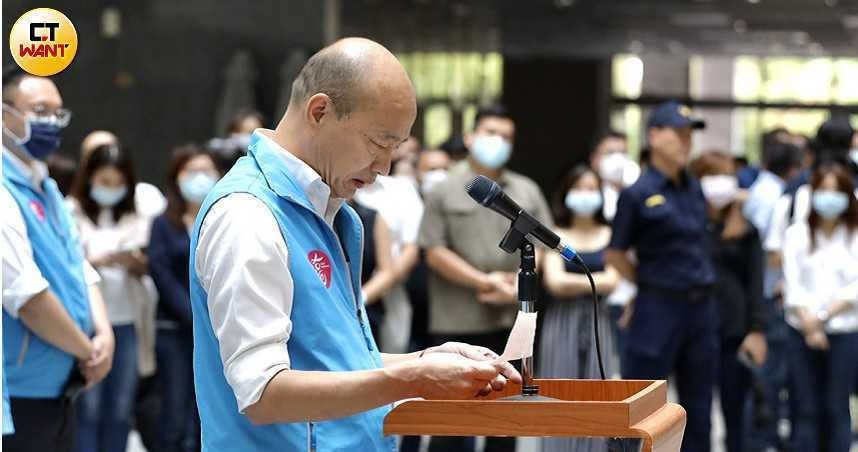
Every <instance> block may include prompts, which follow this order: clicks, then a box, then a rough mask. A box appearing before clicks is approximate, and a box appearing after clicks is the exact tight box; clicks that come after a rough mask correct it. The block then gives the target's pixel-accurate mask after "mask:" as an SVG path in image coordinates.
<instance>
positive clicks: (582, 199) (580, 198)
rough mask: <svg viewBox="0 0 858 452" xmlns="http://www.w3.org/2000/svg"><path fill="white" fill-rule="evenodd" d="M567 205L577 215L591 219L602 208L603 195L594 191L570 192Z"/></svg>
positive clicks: (566, 200) (566, 201)
mask: <svg viewBox="0 0 858 452" xmlns="http://www.w3.org/2000/svg"><path fill="white" fill-rule="evenodd" d="M565 204H566V207H568V208H569V210H571V211H572V212H574V213H575V215H580V216H582V217H591V216H593V215H594V214H595V213H596V212H597V211H598V210H599V208H601V207H602V194H601V193H599V192H597V191H592V190H569V193H566V199H565Z"/></svg>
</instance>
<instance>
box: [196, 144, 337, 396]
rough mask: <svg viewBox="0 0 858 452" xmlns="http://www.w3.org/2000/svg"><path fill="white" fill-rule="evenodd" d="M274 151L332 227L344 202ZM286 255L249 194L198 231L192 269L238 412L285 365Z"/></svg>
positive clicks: (212, 214)
mask: <svg viewBox="0 0 858 452" xmlns="http://www.w3.org/2000/svg"><path fill="white" fill-rule="evenodd" d="M263 133H264V132H263ZM264 139H269V138H267V137H266V138H264ZM270 146H277V147H278V148H280V147H279V146H278V145H276V144H275V143H273V142H272V143H271V144H270ZM280 149H281V151H282V152H281V155H282V157H283V165H284V166H285V168H286V171H287V172H288V173H289V174H290V175H291V176H292V177H293V178H294V179H295V181H296V183H297V184H298V186H299V187H300V188H301V189H303V190H304V192H305V193H307V196H308V197H309V199H310V202H311V204H312V205H313V208H314V209H315V211H316V213H317V214H318V215H319V216H320V217H322V218H323V219H324V220H325V223H327V224H328V226H329V227H333V221H334V217H335V216H336V214H337V212H338V211H339V208H340V206H341V205H342V200H341V199H336V198H334V199H332V198H331V197H330V196H331V189H330V187H328V185H327V184H325V183H324V182H323V181H322V178H321V177H320V176H319V174H318V173H316V172H315V171H314V170H313V169H312V168H310V166H309V165H307V164H306V163H304V162H303V161H301V160H299V159H298V158H297V157H295V156H294V155H292V154H290V153H289V152H288V151H286V150H285V149H282V148H280ZM335 235H336V234H335ZM288 256H289V250H288V247H287V244H286V241H285V239H284V237H283V234H281V232H280V228H279V226H278V225H277V220H276V219H275V218H274V215H273V214H272V213H271V210H270V209H269V208H268V206H266V205H265V203H263V202H262V201H260V200H259V199H257V198H255V197H254V196H252V195H250V194H247V193H235V194H231V195H228V196H226V197H224V198H223V199H221V200H219V201H217V202H216V203H215V204H214V205H213V206H212V207H211V209H210V210H209V212H208V214H206V217H205V220H203V224H202V226H201V227H200V236H199V240H198V241H197V249H196V266H195V271H196V273H197V276H198V277H199V280H200V283H201V285H202V287H203V289H204V290H205V291H206V293H207V294H208V311H209V317H210V319H211V323H212V329H213V330H214V333H215V336H217V339H218V344H219V346H220V355H221V361H222V362H223V368H224V373H225V375H226V379H227V382H228V383H229V385H230V387H232V390H233V392H234V393H235V397H236V400H237V401H238V408H239V410H240V411H244V410H245V409H246V408H247V407H249V406H251V405H253V404H254V403H256V402H257V401H259V398H260V397H261V396H262V392H263V390H264V389H265V386H266V385H267V384H268V382H269V380H271V378H273V377H274V375H276V374H277V372H280V371H281V370H283V369H288V368H289V365H290V361H289V352H288V350H287V341H288V340H289V336H290V334H291V332H292V321H291V319H290V316H291V313H292V302H293V295H294V292H293V287H294V286H293V281H292V275H291V272H290V271H289V264H288V263H289V260H288Z"/></svg>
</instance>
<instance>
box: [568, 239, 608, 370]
mask: <svg viewBox="0 0 858 452" xmlns="http://www.w3.org/2000/svg"><path fill="white" fill-rule="evenodd" d="M572 262H575V263H576V264H578V266H580V267H581V268H582V269H583V270H584V273H585V274H586V275H587V279H588V280H590V291H591V292H592V294H593V335H594V336H595V338H596V358H597V360H598V361H599V375H601V376H602V380H607V378H605V365H604V364H602V341H601V340H599V296H598V295H597V294H596V282H595V281H593V275H592V274H590V269H589V268H587V264H585V263H584V261H583V260H582V259H581V256H580V255H578V254H575V257H573V258H572Z"/></svg>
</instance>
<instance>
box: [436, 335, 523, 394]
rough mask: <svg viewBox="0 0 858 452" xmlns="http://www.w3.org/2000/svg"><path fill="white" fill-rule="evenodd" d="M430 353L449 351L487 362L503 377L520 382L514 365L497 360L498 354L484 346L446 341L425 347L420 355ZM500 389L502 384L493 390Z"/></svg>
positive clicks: (519, 375)
mask: <svg viewBox="0 0 858 452" xmlns="http://www.w3.org/2000/svg"><path fill="white" fill-rule="evenodd" d="M430 353H451V354H455V355H460V356H463V357H465V358H468V359H472V360H474V361H485V362H489V363H491V364H492V365H493V366H494V367H495V369H496V370H497V371H498V373H499V374H500V376H501V377H503V378H504V379H506V380H511V381H512V382H513V383H519V384H520V383H521V374H519V373H518V371H517V370H515V367H513V365H512V364H510V363H508V362H506V361H498V360H497V359H498V358H499V356H498V354H497V353H495V352H493V351H491V350H490V349H488V348H486V347H480V346H477V345H471V344H465V343H462V342H447V343H445V344H442V345H439V346H437V347H429V348H427V349H426V351H424V352H423V355H422V356H424V357H425V356H427V355H428V354H430ZM501 389H503V386H501V387H500V388H496V389H495V390H498V391H499V390H501Z"/></svg>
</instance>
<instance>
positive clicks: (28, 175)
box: [0, 72, 114, 451]
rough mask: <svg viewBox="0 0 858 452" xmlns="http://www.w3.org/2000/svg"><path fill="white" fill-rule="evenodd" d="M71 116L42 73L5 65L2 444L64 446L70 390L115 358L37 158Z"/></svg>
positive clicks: (69, 229)
mask: <svg viewBox="0 0 858 452" xmlns="http://www.w3.org/2000/svg"><path fill="white" fill-rule="evenodd" d="M69 117H70V113H69V112H68V110H65V109H63V108H62V98H61V97H60V93H59V91H57V88H56V86H55V85H54V83H53V82H52V81H51V80H50V79H47V78H44V77H34V76H31V75H28V74H24V73H21V72H18V73H13V74H9V76H8V77H7V76H5V74H4V78H3V185H2V187H0V218H3V225H2V234H0V237H2V250H3V366H4V371H5V372H4V375H3V376H4V377H5V379H6V383H8V392H9V396H10V405H11V415H12V417H13V418H14V423H15V433H14V434H12V435H9V436H6V437H4V438H3V449H4V450H6V451H71V450H72V446H73V444H74V416H73V413H74V411H73V409H72V400H73V396H74V395H75V393H76V392H77V391H78V390H79V389H81V388H82V387H83V386H84V385H93V384H95V383H97V382H98V381H100V380H101V379H102V378H104V376H105V375H106V374H107V372H108V371H109V370H110V366H111V363H112V359H113V347H114V339H113V329H112V328H111V326H110V322H109V321H108V319H107V313H106V311H105V308H104V302H103V300H102V299H101V294H100V293H99V291H98V288H97V286H96V283H97V282H98V274H97V273H95V270H93V269H92V267H91V266H90V265H89V264H88V263H87V262H86V261H85V260H84V259H83V255H82V253H81V249H80V243H79V242H78V240H77V237H76V233H75V228H74V226H73V224H72V220H71V217H70V216H69V214H68V212H67V211H66V209H65V204H64V203H63V198H62V195H61V194H60V192H59V190H58V189H57V184H56V183H55V182H54V181H53V179H51V178H50V177H48V175H47V167H46V166H45V164H44V163H43V162H42V160H44V159H45V158H46V157H47V156H48V155H49V154H50V153H51V152H53V151H55V150H56V149H57V148H58V147H59V141H60V133H61V130H62V128H63V127H65V125H67V124H68V120H69ZM3 389H4V390H6V389H7V388H5V387H4V388H3Z"/></svg>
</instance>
